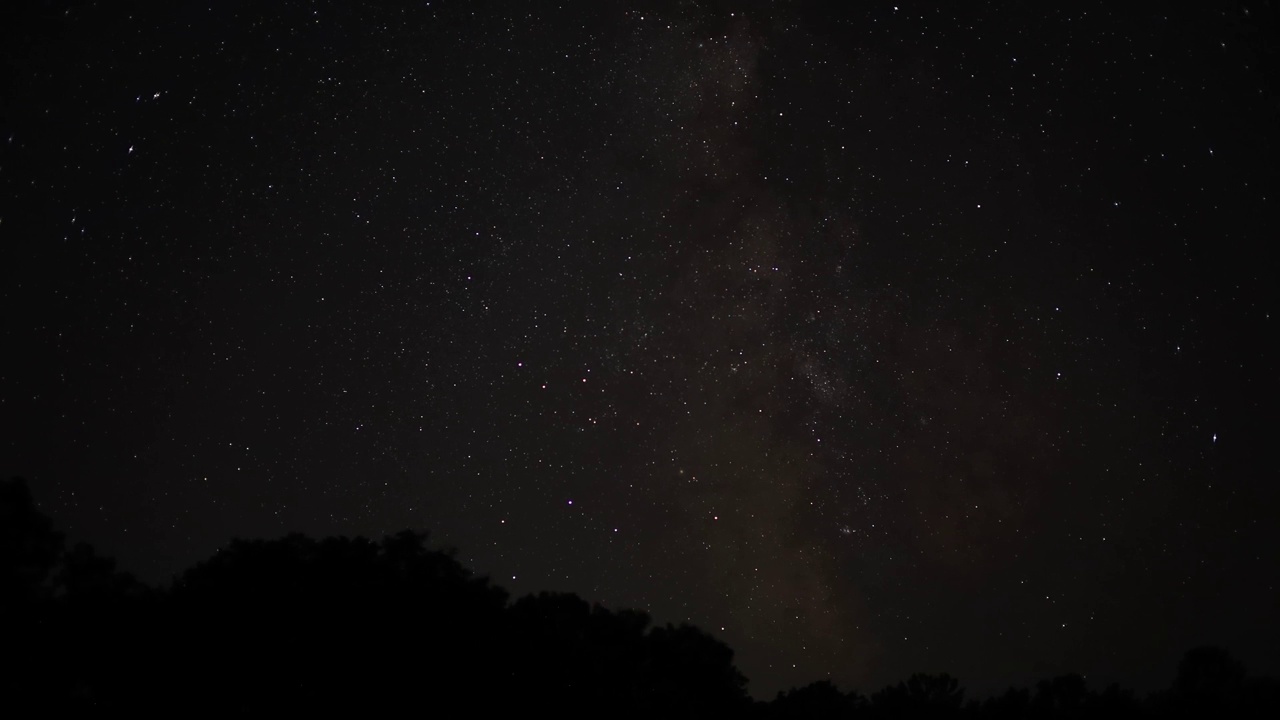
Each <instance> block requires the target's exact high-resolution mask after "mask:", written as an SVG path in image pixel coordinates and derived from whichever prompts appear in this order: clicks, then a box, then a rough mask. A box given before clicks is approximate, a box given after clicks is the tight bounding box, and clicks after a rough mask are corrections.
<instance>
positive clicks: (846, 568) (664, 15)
mask: <svg viewBox="0 0 1280 720" xmlns="http://www.w3.org/2000/svg"><path fill="white" fill-rule="evenodd" d="M1134 5H1141V6H1142V7H1130V4H1128V3H1094V2H1070V3H1061V4H1060V7H1058V8H1056V9H1054V8H1051V7H1049V4H1047V3H1040V2H1034V3H1032V2H1028V3H1008V4H1004V3H946V4H942V5H941V8H940V7H938V6H935V5H932V4H930V5H920V4H913V3H909V2H905V1H904V2H902V3H901V4H898V5H894V4H892V3H890V2H849V3H817V2H771V3H766V2H750V3H734V2H727V1H725V2H664V3H643V2H637V3H632V4H625V3H617V2H609V1H605V0H599V1H595V2H576V3H575V2H566V3H554V2H518V3H517V2H509V3H490V2H460V1H459V2H440V1H433V2H422V1H419V2H413V3H409V2H405V3H399V2H396V3H392V2H388V3H385V4H384V3H374V2H338V1H336V0H334V1H332V2H330V1H327V0H325V1H314V2H304V1H301V0H291V1H289V2H257V1H250V0H243V1H240V2H222V1H219V0H210V1H209V2H204V3H190V2H163V3H161V2H149V3H137V2H96V3H91V2H71V3H69V2H53V1H51V0H46V1H44V2H18V3H4V7H3V10H0V57H2V58H3V63H4V65H3V70H2V74H0V273H2V277H3V284H2V286H0V294H2V297H3V316H4V320H3V325H2V326H0V346H2V347H3V355H4V362H3V363H0V368H2V369H0V419H2V421H3V425H2V426H0V430H2V431H3V433H2V441H3V442H2V448H0V473H3V474H4V475H5V476H6V477H8V476H12V475H20V476H24V477H26V478H27V479H28V480H29V481H30V483H31V486H32V490H33V492H34V494H35V497H36V499H37V501H38V503H39V504H40V507H41V509H42V510H43V511H44V512H46V513H47V514H49V515H50V516H52V517H53V519H54V522H55V524H56V526H57V527H58V528H59V529H61V530H63V531H65V532H67V533H68V534H69V536H70V537H71V538H72V539H73V540H85V541H88V542H91V543H93V544H94V545H95V547H97V548H98V549H99V550H100V551H102V552H104V553H106V554H110V555H114V556H116V557H117V558H119V560H120V563H121V566H122V567H123V568H125V569H127V570H130V571H132V572H134V573H135V574H137V575H138V576H139V577H140V578H142V579H144V580H146V581H148V582H151V583H167V582H168V581H169V579H170V578H171V577H172V576H173V574H174V573H176V572H178V571H179V570H181V569H182V568H184V567H186V566H188V565H190V564H192V563H193V562H195V561H197V560H200V559H202V558H205V557H208V556H209V555H210V554H212V553H213V552H214V550H215V549H216V548H218V547H220V546H224V545H225V544H226V543H227V542H228V541H229V540H230V539H231V538H232V537H233V536H239V537H278V536H281V535H284V534H286V533H288V532H292V531H300V532H304V533H307V534H310V535H314V536H325V535H338V534H341V535H349V536H350V535H364V536H370V537H375V538H377V537H381V536H382V535H384V534H386V533H392V532H396V531H399V530H402V529H405V528H413V529H416V530H427V531H430V533H431V541H432V543H433V544H436V545H441V546H445V545H447V546H452V547H455V548H457V549H458V558H459V560H460V561H462V562H463V563H464V564H466V565H467V566H469V567H471V568H473V569H474V570H476V571H477V572H479V573H482V574H487V575H489V576H490V577H491V578H492V579H493V580H494V581H495V582H496V583H497V584H499V585H502V586H504V587H507V588H508V589H510V590H511V591H512V592H513V593H515V594H517V595H519V594H524V593H528V592H533V591H538V590H563V591H571V592H575V593H577V594H579V595H581V596H582V597H584V598H586V599H588V600H592V601H599V602H602V603H603V604H605V605H607V606H609V607H611V608H622V607H633V608H639V609H646V610H648V611H649V612H650V613H652V615H653V616H654V619H655V621H657V622H660V623H665V622H682V621H688V622H691V623H693V624H696V625H698V626H699V627H701V628H703V629H705V630H707V631H709V632H711V633H712V634H713V635H715V636H716V637H718V638H721V639H723V640H724V641H725V642H727V643H728V644H729V645H731V646H732V647H733V648H734V649H735V650H736V660H737V664H738V666H739V667H740V668H741V669H742V671H743V672H744V673H745V674H746V675H747V676H748V677H749V678H750V679H751V686H750V690H751V692H752V693H753V694H754V695H755V696H756V697H761V698H769V697H772V696H773V694H774V693H775V692H776V691H777V690H778V689H781V688H785V687H790V686H793V685H799V684H804V683H807V682H809V681H811V680H816V679H820V678H825V677H830V678H832V679H833V680H835V681H836V682H837V683H839V684H840V686H841V687H843V688H849V689H858V690H861V691H864V692H866V691H869V690H874V689H876V688H878V687H880V686H882V685H883V684H885V683H888V682H890V681H896V680H898V679H901V678H904V677H906V676H907V675H909V674H910V673H912V672H917V671H919V672H942V671H945V672H949V673H951V674H953V675H956V676H958V677H959V678H961V680H962V681H963V682H964V683H965V684H966V685H967V686H968V687H969V688H970V691H971V694H975V695H978V694H982V693H984V692H988V691H992V690H998V689H1002V688H1003V687H1005V686H1007V685H1009V684H1012V683H1018V684H1021V683H1025V682H1027V681H1029V680H1033V679H1035V678H1039V677H1046V676H1049V675H1053V674H1057V673H1063V672H1068V671H1076V672H1081V673H1084V674H1085V675H1086V677H1087V678H1088V679H1089V681H1090V683H1091V684H1095V683H1103V682H1106V681H1108V680H1118V681H1120V682H1122V683H1123V684H1125V685H1127V686H1130V687H1134V688H1137V689H1139V690H1147V689H1152V688H1154V687H1156V686H1161V687H1163V686H1167V684H1168V681H1169V679H1170V678H1171V677H1172V675H1173V672H1174V668H1175V665H1176V662H1177V659H1178V658H1179V657H1180V656H1181V655H1182V653H1183V652H1184V651H1185V650H1186V649H1188V648H1189V647H1192V646H1194V645H1197V644H1203V643H1214V644H1220V645H1223V646H1226V647H1227V648H1229V649H1230V650H1231V651H1232V652H1233V653H1234V654H1235V655H1236V656H1237V657H1239V658H1240V659H1241V660H1242V661H1243V662H1244V663H1245V664H1246V665H1247V666H1248V667H1249V668H1250V669H1251V670H1253V671H1256V672H1273V673H1274V672H1276V671H1277V670H1280V659H1277V656H1276V655H1275V648H1276V647H1277V646H1280V620H1278V619H1277V618H1278V616H1280V577H1278V575H1280V523H1278V521H1277V518H1280V478H1278V477H1277V473H1276V470H1275V455H1274V452H1275V451H1274V449H1273V447H1272V435H1273V431H1266V430H1265V426H1266V425H1271V424H1272V423H1273V422H1274V421H1273V419H1272V418H1271V416H1272V414H1273V408H1274V407H1275V395H1274V380H1273V379H1272V377H1271V375H1272V373H1273V371H1274V369H1275V367H1276V355H1275V353H1274V351H1272V350H1271V349H1270V347H1269V346H1270V343H1271V342H1273V341H1274V339H1275V336H1276V325H1275V320H1274V318H1273V316H1272V313H1273V311H1274V309H1275V307H1274V303H1273V293H1272V292H1271V289H1272V288H1271V284H1272V282H1273V277H1274V267H1275V266H1274V263H1273V262H1272V261H1268V260H1266V257H1268V253H1269V252H1270V251H1271V247H1270V246H1271V245H1273V244H1274V242H1275V239H1276V237H1277V234H1276V230H1275V225H1276V218H1277V214H1278V211H1280V207H1278V204H1280V203H1278V201H1277V199H1278V194H1280V187H1278V185H1280V183H1278V182H1277V180H1278V175H1280V152H1278V148H1277V130H1278V129H1280V94H1278V93H1277V89H1278V85H1277V78H1278V77H1280V58H1278V57H1277V44H1276V42H1275V40H1276V33H1275V31H1276V10H1275V8H1273V7H1272V5H1271V4H1270V3H1267V2H1258V3H1239V4H1237V3H1227V2H1221V3H1200V4H1199V7H1198V8H1190V9H1188V8H1185V7H1182V6H1181V5H1179V6H1178V7H1176V8H1175V7H1174V4H1161V6H1160V9H1158V10H1155V11H1152V10H1149V9H1148V8H1147V6H1146V4H1134ZM1186 5H1194V3H1187V4H1186ZM15 6H16V7H15Z"/></svg>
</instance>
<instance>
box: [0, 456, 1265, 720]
mask: <svg viewBox="0 0 1280 720" xmlns="http://www.w3.org/2000/svg"><path fill="white" fill-rule="evenodd" d="M0 608H2V609H3V612H4V614H3V618H4V622H5V626H4V635H3V637H4V641H5V645H4V648H5V650H6V654H7V657H9V658H11V659H13V660H15V661H16V662H11V663H9V668H8V670H7V671H6V672H5V673H4V674H0V707H2V708H3V709H5V710H10V711H11V712H14V713H17V714H24V713H22V711H24V710H26V711H28V712H27V713H25V714H34V713H35V712H36V711H42V712H48V711H49V710H53V711H55V712H58V711H66V712H73V711H80V712H83V711H85V710H87V709H89V708H93V709H94V710H95V711H102V710H110V711H122V712H132V713H134V714H160V713H166V714H173V713H191V712H198V713H202V714H205V713H228V712H230V713H255V714H261V713H269V712H279V713H289V714H296V713H299V712H308V711H309V712H323V713H329V714H336V713H343V714H353V715H354V714H361V715H367V714H372V713H387V714H391V713H402V712H404V711H405V710H406V709H409V710H413V711H418V712H426V713H428V714H430V713H437V714H438V713H441V712H457V711H458V710H459V709H461V710H462V711H463V712H466V713H468V714H474V715H479V716H492V715H517V714H520V715H524V714H530V713H535V712H536V713H539V714H551V713H554V714H555V715H556V716H558V717H591V718H599V717H610V718H632V717H634V718H641V717H644V718H649V717H664V718H668V717H669V718H728V717H754V718H783V719H796V718H806V719H807V718H863V717H865V718H885V719H896V718H958V717H961V716H965V717H969V718H973V719H974V720H978V719H983V718H990V719H991V720H1006V719H1008V720H1012V719H1014V718H1018V719H1020V720H1021V719H1027V720H1037V719H1040V718H1044V719H1050V718H1052V719H1054V720H1057V719H1059V718H1062V719H1066V718H1133V717H1152V718H1165V717H1167V718H1181V717H1192V716H1195V717H1219V716H1230V717H1258V718H1261V717H1272V716H1274V715H1275V713H1276V711H1277V710H1278V709H1280V684H1278V683H1277V682H1276V681H1275V680H1273V679H1270V678H1250V677H1248V676H1247V675H1246V673H1245V671H1244V668H1243V666H1242V665H1240V663H1238V662H1236V661H1235V660H1234V659H1233V658H1232V657H1231V656H1230V654H1229V653H1227V651H1225V650H1223V649H1221V648H1214V647H1201V648H1195V649H1193V650H1191V651H1190V652H1188V653H1187V655H1186V657H1185V658H1184V659H1183V661H1182V663H1181V664H1180V665H1179V666H1178V672H1177V675H1176V677H1175V678H1174V680H1173V683H1172V685H1171V687H1170V688H1169V690H1167V691H1165V692H1163V693H1159V694H1156V695H1155V696H1153V697H1152V698H1150V699H1149V700H1147V701H1146V702H1140V701H1138V700H1137V699H1135V698H1134V696H1133V694H1132V693H1130V692H1127V691H1125V690H1123V689H1121V688H1119V687H1117V686H1115V685H1112V686H1110V687H1108V688H1106V689H1105V690H1104V691H1102V692H1101V693H1097V692H1093V691H1090V690H1089V689H1088V687H1087V685H1086V683H1085V679H1084V678H1083V677H1082V676H1080V675H1062V676H1059V677H1055V678H1051V679H1047V680H1044V681H1041V682H1040V683H1038V684H1037V685H1036V687H1035V691H1034V693H1032V692H1030V691H1028V690H1027V689H1017V688H1010V689H1009V691H1008V692H1006V693H1004V694H1003V695H1000V696H998V697H993V698H990V699H988V700H986V701H984V702H970V703H969V704H968V705H967V706H966V705H964V704H963V703H964V690H963V688H961V687H960V683H959V681H958V680H957V679H956V678H954V677H951V676H950V675H946V674H939V675H923V674H917V675H912V676H911V677H910V678H908V679H907V680H906V681H905V682H899V683H897V684H894V685H890V686H888V687H885V688H883V689H882V690H880V691H878V692H876V693H874V694H873V695H872V696H871V697H870V699H868V698H865V697H863V696H861V695H859V694H858V693H856V692H842V691H841V690H839V689H838V688H837V687H836V686H835V685H834V684H832V683H831V682H830V681H828V680H822V681H818V682H814V683H811V684H809V685H806V686H804V687H801V688H798V689H792V690H788V691H786V692H781V693H778V696H777V697H776V698H775V699H774V700H773V701H771V702H768V703H759V702H758V703H753V702H752V701H750V699H749V698H748V697H747V695H746V692H745V687H746V679H745V678H744V677H743V676H742V674H741V673H740V672H739V671H738V669H737V668H736V667H734V665H733V651H732V650H731V649H730V648H729V647H728V646H727V645H725V644H724V643H722V642H720V641H719V640H716V639H715V638H713V637H711V636H710V635H707V634H706V633H704V632H702V631H701V630H699V629H698V628H696V627H693V626H691V625H679V626H673V625H661V626H651V623H650V618H649V616H648V615H647V614H645V613H643V612H637V611H631V610H618V611H614V610H609V609H607V608H604V607H601V606H600V605H592V604H590V603H588V602H586V601H584V600H582V599H581V598H579V597H577V596H576V595H571V594H566V593H541V594H538V595H529V596H526V597H522V598H519V599H517V600H515V601H514V602H511V601H510V598H509V597H508V595H507V593H506V591H504V590H503V589H502V588H499V587H497V586H494V585H492V584H490V583H489V581H488V580H487V579H486V578H483V577H476V576H474V575H472V574H471V572H469V571H468V570H467V569H466V568H465V567H463V566H462V565H461V564H460V563H458V561H457V559H456V558H455V556H454V554H453V553H452V552H448V551H441V550H432V549H429V548H428V547H427V536H426V535H425V534H421V533H414V532H402V533H399V534H397V535H392V536H389V537H386V538H384V539H382V540H380V541H372V540H368V539H365V538H346V537H330V538H324V539H321V540H314V539H311V538H308V537H305V536H302V535H296V534H295V535H289V536H286V537H283V538H279V539H274V540H233V541H232V542H231V543H230V544H229V545H228V546H227V547H226V548H224V549H222V550H221V551H219V552H218V553H216V554H215V555H214V556H213V557H211V558H209V559H207V560H205V561H203V562H199V563H197V564H195V565H194V566H192V567H191V568H190V569H188V570H186V571H185V572H183V573H182V574H181V575H179V577H178V578H177V579H176V580H175V581H174V583H173V584H172V585H171V586H170V587H168V588H162V589H153V588H148V587H145V586H143V585H142V584H141V583H139V582H138V581H137V580H135V579H134V578H133V577H132V576H130V575H128V574H126V573H123V572H120V571H119V570H117V568H116V566H115V562H114V561H113V560H112V559H110V558H107V557H103V556H100V555H98V554H97V553H95V552H94V551H93V549H92V548H90V547H89V546H88V545H84V544H77V545H74V546H72V547H71V548H70V549H67V547H66V545H65V543H64V540H63V537H62V535H61V534H59V533H58V532H56V531H55V530H54V529H53V526H52V524H51V523H50V522H49V520H48V519H47V518H46V517H45V516H44V515H43V514H41V513H40V512H39V510H38V509H37V508H36V507H35V504H34V502H33V499H32V497H31V492H30V489H29V488H28V487H27V485H26V483H25V482H23V481H21V480H18V479H14V480H10V481H7V482H4V483H0Z"/></svg>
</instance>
